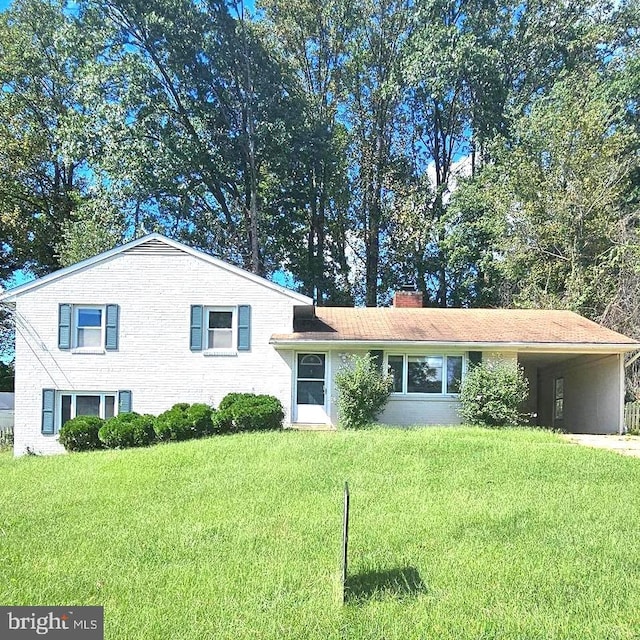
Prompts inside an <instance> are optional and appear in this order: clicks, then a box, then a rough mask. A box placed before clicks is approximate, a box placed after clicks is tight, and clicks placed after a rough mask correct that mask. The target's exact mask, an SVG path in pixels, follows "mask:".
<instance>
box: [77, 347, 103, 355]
mask: <svg viewBox="0 0 640 640" xmlns="http://www.w3.org/2000/svg"><path fill="white" fill-rule="evenodd" d="M71 353H84V354H87V355H93V356H100V355H103V354H104V353H106V351H105V350H104V349H101V348H100V347H76V348H75V349H71Z"/></svg>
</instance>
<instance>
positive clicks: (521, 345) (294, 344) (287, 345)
mask: <svg viewBox="0 0 640 640" xmlns="http://www.w3.org/2000/svg"><path fill="white" fill-rule="evenodd" d="M269 343H270V344H272V345H273V346H274V347H276V348H279V349H283V350H284V349H296V348H299V347H309V346H314V347H316V346H317V347H323V348H333V349H358V348H359V349H362V348H363V347H365V348H376V347H377V348H384V349H387V350H389V349H394V348H396V349H400V348H414V347H422V348H425V347H433V348H441V349H442V348H444V349H462V350H467V351H475V350H483V351H484V350H488V349H493V350H496V351H531V352H536V353H586V352H588V353H626V352H629V351H636V350H638V349H640V343H637V342H634V343H594V342H472V341H440V340H339V339H338V340H317V339H315V340H314V339H308V340H307V339H304V338H286V339H278V338H275V339H274V338H272V339H271V340H270V341H269Z"/></svg>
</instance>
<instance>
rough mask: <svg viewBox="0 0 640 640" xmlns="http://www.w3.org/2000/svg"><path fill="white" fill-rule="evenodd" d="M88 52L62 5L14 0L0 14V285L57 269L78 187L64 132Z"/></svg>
mask: <svg viewBox="0 0 640 640" xmlns="http://www.w3.org/2000/svg"><path fill="white" fill-rule="evenodd" d="M93 52H94V44H93V41H92V39H91V37H90V36H89V34H86V33H81V30H80V28H79V25H78V22H77V20H76V18H75V17H74V16H73V15H72V12H71V11H68V10H67V5H66V3H65V2H64V0H50V1H49V0H16V1H15V2H14V3H13V4H12V5H11V7H10V8H9V9H7V10H6V11H4V12H2V13H1V14H0V86H1V87H2V90H1V91H0V232H1V235H2V243H1V244H0V247H1V252H2V264H0V278H5V277H6V276H7V274H8V272H9V271H12V270H14V269H18V268H25V267H27V268H29V269H31V270H32V271H33V272H34V273H35V274H37V275H41V274H45V273H48V272H49V271H51V270H52V269H55V268H57V267H58V266H60V263H59V260H58V256H57V255H56V246H57V243H58V241H59V240H60V238H61V236H62V233H63V229H64V226H65V224H66V223H67V222H68V221H70V220H71V219H72V218H73V215H74V212H75V210H76V208H77V206H78V203H79V202H80V201H81V199H82V194H83V191H84V189H85V186H86V174H85V170H86V166H85V165H84V163H83V158H81V157H77V156H76V155H75V154H74V153H73V149H71V148H70V147H68V146H67V145H66V143H65V136H64V131H65V129H66V128H68V127H73V126H74V122H75V121H76V120H77V119H78V118H80V117H82V114H83V112H84V107H83V106H82V104H80V103H79V102H78V97H77V91H76V90H77V83H78V78H79V74H80V70H81V68H82V65H83V62H84V61H85V60H86V59H89V58H91V56H92V55H93Z"/></svg>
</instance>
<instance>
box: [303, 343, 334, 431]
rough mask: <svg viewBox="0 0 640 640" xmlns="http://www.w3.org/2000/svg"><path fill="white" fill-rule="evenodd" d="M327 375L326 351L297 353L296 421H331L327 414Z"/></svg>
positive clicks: (320, 422)
mask: <svg viewBox="0 0 640 640" xmlns="http://www.w3.org/2000/svg"><path fill="white" fill-rule="evenodd" d="M326 375H327V354H326V353H298V354H297V355H296V388H295V398H296V418H295V421H296V422H299V423H305V424H328V423H329V422H330V420H329V416H328V414H327V393H326V390H327V381H326Z"/></svg>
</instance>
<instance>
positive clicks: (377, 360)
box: [369, 349, 384, 371]
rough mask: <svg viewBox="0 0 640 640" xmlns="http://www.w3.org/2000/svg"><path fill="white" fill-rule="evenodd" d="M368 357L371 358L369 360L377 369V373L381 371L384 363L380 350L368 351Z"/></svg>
mask: <svg viewBox="0 0 640 640" xmlns="http://www.w3.org/2000/svg"><path fill="white" fill-rule="evenodd" d="M369 355H370V356H371V359H372V360H373V362H374V364H375V365H376V367H378V370H379V371H382V365H383V363H384V360H383V357H382V356H383V352H382V351H381V350H378V349H376V350H374V351H369Z"/></svg>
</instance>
